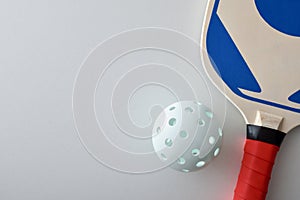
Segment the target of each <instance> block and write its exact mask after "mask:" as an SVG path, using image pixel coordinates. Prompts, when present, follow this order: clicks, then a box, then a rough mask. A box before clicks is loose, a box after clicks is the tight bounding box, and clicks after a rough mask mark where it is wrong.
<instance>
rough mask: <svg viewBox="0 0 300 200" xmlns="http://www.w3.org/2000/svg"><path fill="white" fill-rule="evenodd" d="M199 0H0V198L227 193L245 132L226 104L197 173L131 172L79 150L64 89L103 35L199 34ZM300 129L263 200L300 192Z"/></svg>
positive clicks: (214, 197)
mask: <svg viewBox="0 0 300 200" xmlns="http://www.w3.org/2000/svg"><path fill="white" fill-rule="evenodd" d="M205 4H206V1H203V0H191V1H184V0H177V1H174V0H173V1H171V0H164V1H161V0H152V1H149V0H126V1H124V0H110V1H103V0H101V1H78V0H77V1H71V0H61V1H38V0H36V1H30V0H27V1H21V0H19V1H14V0H12V1H1V2H0V26H1V29H0V53H1V54H0V91H1V96H0V97H1V99H0V102H1V104H0V119H1V124H0V199H1V200H18V199H22V200H27V199H28V200H39V199H44V200H47V199H61V200H62V199H73V200H81V199H87V200H94V199H95V200H96V199H97V200H99V199H109V200H118V199H132V200H138V199H147V200H148V199H149V200H150V199H151V200H153V199H157V200H162V199H174V200H179V199H180V200H181V199H188V200H189V199H191V200H192V199H211V200H223V199H231V196H232V194H233V189H234V185H235V182H236V178H237V175H238V170H239V166H240V160H241V157H242V152H241V149H242V146H243V140H244V137H245V131H244V125H243V123H244V122H243V118H242V116H241V115H240V114H239V112H238V111H237V109H235V108H234V107H233V106H232V105H229V110H228V118H227V120H226V124H225V128H224V129H225V130H224V132H225V138H224V143H223V149H222V152H221V154H220V156H219V157H218V158H217V159H216V160H215V161H214V162H212V163H211V164H210V165H209V166H208V167H206V168H204V169H203V170H200V171H199V172H196V173H191V174H183V173H179V172H176V171H173V170H172V169H165V170H162V171H158V172H156V173H151V174H143V175H131V174H124V173H119V172H116V171H113V170H111V169H108V168H106V167H104V166H102V165H101V164H99V163H98V162H97V161H95V160H94V159H93V158H92V157H91V156H90V155H89V154H88V153H87V152H86V151H85V149H84V148H83V146H82V145H81V143H80V141H79V138H78V136H77V133H76V130H75V126H74V122H73V118H72V103H71V102H72V88H73V83H74V80H75V77H76V74H77V72H78V70H79V68H80V65H81V63H82V61H83V60H84V58H86V56H87V55H88V53H89V52H90V51H91V50H92V49H93V48H94V47H95V46H96V45H97V44H99V43H100V42H101V41H103V40H105V39H107V38H108V37H109V36H111V35H112V34H116V33H118V32H120V31H124V30H128V29H131V28H136V27H144V26H155V27H165V28H171V29H175V30H178V31H181V32H183V33H185V34H187V35H188V36H190V37H192V38H194V39H195V40H198V41H199V39H200V31H201V30H200V29H201V28H200V27H201V23H202V20H203V15H204V10H205ZM299 132H300V129H299V128H297V129H295V130H293V131H292V133H291V134H289V135H288V137H287V138H286V139H285V141H284V143H283V145H282V148H281V151H280V153H279V155H278V158H277V164H276V165H275V168H274V171H273V172H274V173H273V177H272V181H271V184H270V188H269V195H268V199H271V200H282V199H288V200H297V199H299V197H298V196H299V195H300V192H299V189H298V188H299V185H300V181H299V176H300V175H299V170H298V169H299V167H300V161H299V159H298V157H299V154H300V149H299V148H298V145H297V143H298V144H299V143H300V134H297V133H299Z"/></svg>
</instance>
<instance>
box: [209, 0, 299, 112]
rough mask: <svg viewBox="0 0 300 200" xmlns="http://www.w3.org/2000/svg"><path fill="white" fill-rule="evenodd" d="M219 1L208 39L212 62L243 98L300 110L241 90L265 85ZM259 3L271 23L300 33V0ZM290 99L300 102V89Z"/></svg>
mask: <svg viewBox="0 0 300 200" xmlns="http://www.w3.org/2000/svg"><path fill="white" fill-rule="evenodd" d="M219 2H220V0H216V1H215V4H214V8H213V12H212V16H211V20H210V23H209V27H208V30H207V41H206V46H207V52H208V54H209V55H210V59H211V63H212V65H213V67H214V68H215V70H216V71H217V72H218V74H219V76H220V77H221V78H222V79H223V81H224V82H225V83H226V85H227V86H228V87H229V88H230V89H231V90H232V91H233V92H234V93H235V94H236V95H238V96H240V97H242V98H245V99H248V100H251V101H255V102H259V103H262V104H267V105H270V106H274V107H278V108H281V109H285V110H290V111H293V112H297V113H300V109H298V108H293V107H290V106H287V105H282V104H279V103H276V102H272V101H269V100H264V99H258V98H256V97H251V96H248V95H245V94H243V93H242V92H241V91H240V89H244V90H248V91H252V92H257V93H259V92H261V87H260V85H259V83H258V82H257V80H256V78H255V77H254V75H253V74H252V72H251V70H250V69H249V67H248V66H247V63H246V62H245V60H244V58H243V56H242V55H241V53H240V52H239V50H238V48H237V47H236V45H235V43H234V41H233V40H232V38H231V37H230V35H229V33H228V32H227V31H226V29H225V27H224V25H223V24H222V22H221V20H220V18H219V17H218V15H217V10H218V5H219ZM255 4H256V6H257V9H258V11H259V13H260V15H261V16H262V18H263V19H264V20H265V21H266V22H267V23H268V24H269V25H270V27H272V28H274V29H276V30H277V31H279V32H282V33H284V34H287V35H291V36H295V37H299V36H300V1H296V0H294V1H291V0H286V1H280V0H272V1H265V0H264V1H263V0H256V1H255ZM299 67H300V66H299ZM299 82H300V80H299ZM239 88H240V89H239ZM288 100H289V101H291V102H294V103H298V104H300V90H299V91H297V92H295V93H294V94H292V95H291V96H290V97H288Z"/></svg>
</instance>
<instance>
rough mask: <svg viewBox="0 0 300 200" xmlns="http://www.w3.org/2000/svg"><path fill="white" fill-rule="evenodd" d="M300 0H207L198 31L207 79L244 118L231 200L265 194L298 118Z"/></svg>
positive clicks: (247, 199) (254, 198) (255, 198)
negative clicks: (244, 134)
mask: <svg viewBox="0 0 300 200" xmlns="http://www.w3.org/2000/svg"><path fill="white" fill-rule="evenodd" d="M299 10H300V1H280V0H273V1H262V0H243V1H241V0H210V1H209V2H208V5H207V10H206V17H205V21H204V26H203V32H202V37H201V47H202V48H203V49H204V51H202V58H203V63H204V67H205V70H206V72H207V74H208V76H209V77H210V79H211V80H212V81H213V82H214V83H215V85H216V86H217V87H219V88H222V89H221V91H223V92H224V93H225V95H226V97H227V98H228V99H229V100H230V101H231V102H232V103H233V104H234V105H235V106H236V107H237V108H238V109H239V110H240V111H241V113H242V115H243V117H244V118H245V121H246V124H247V140H246V142H245V147H244V156H243V160H242V165H241V169H240V174H239V177H238V181H237V185H236V188H235V193H234V197H233V199H234V200H264V199H265V198H266V195H267V191H268V184H269V180H270V178H271V173H272V167H273V164H274V161H275V158H276V154H277V152H278V150H279V148H280V145H281V143H282V141H283V139H284V137H285V135H286V133H288V132H289V131H290V130H291V129H293V128H294V127H296V126H297V125H299V123H300V37H299V36H300V20H299V19H300V12H299Z"/></svg>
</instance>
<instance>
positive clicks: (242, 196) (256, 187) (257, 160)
mask: <svg viewBox="0 0 300 200" xmlns="http://www.w3.org/2000/svg"><path fill="white" fill-rule="evenodd" d="M278 150H279V147H278V146H276V145H272V144H268V143H264V142H260V141H256V140H250V139H247V140H246V143H245V148H244V157H243V161H242V166H241V169H240V174H239V178H238V182H237V185H236V189H235V195H234V200H246V199H247V200H264V199H265V198H266V195H267V192H268V186H269V181H270V178H271V173H272V168H273V165H274V161H275V158H276V155H277V152H278Z"/></svg>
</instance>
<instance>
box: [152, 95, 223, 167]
mask: <svg viewBox="0 0 300 200" xmlns="http://www.w3.org/2000/svg"><path fill="white" fill-rule="evenodd" d="M152 134H153V137H152V143H153V147H154V150H155V152H156V153H157V155H158V157H159V158H160V159H161V160H162V162H168V163H170V166H171V167H172V168H173V169H175V170H178V171H181V172H191V171H195V170H198V169H201V168H202V167H204V166H206V165H207V164H208V163H209V162H210V161H211V160H212V159H213V158H214V157H216V156H218V155H219V153H220V148H221V143H222V136H223V133H222V128H221V125H220V124H219V122H218V120H217V119H216V118H215V117H214V114H213V113H212V112H211V110H210V109H209V108H208V107H207V106H205V105H203V104H201V103H199V102H193V101H181V102H176V103H174V104H172V105H170V106H168V107H166V108H165V109H164V110H163V111H162V112H161V113H160V115H159V116H158V118H157V119H156V121H155V123H154V126H153V131H152Z"/></svg>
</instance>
